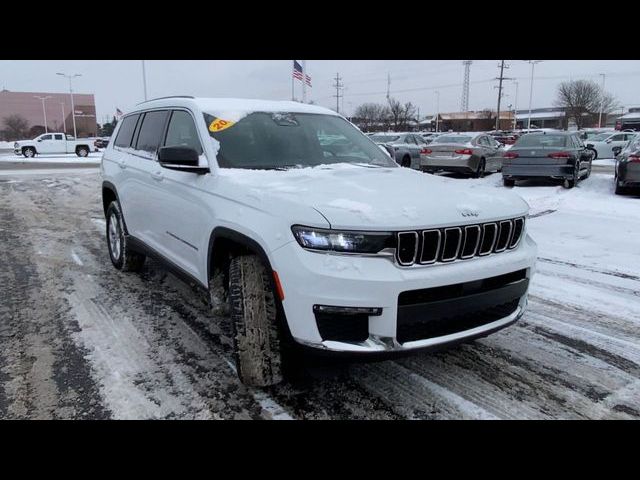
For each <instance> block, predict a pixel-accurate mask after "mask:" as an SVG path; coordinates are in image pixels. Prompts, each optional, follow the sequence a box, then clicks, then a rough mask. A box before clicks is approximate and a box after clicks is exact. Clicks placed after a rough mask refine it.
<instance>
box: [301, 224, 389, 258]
mask: <svg viewBox="0 0 640 480" xmlns="http://www.w3.org/2000/svg"><path fill="white" fill-rule="evenodd" d="M291 231H292V232H293V236H294V237H296V240H297V241H298V243H299V244H300V246H301V247H303V248H309V249H311V250H325V251H333V252H350V253H378V252H379V251H380V250H383V249H385V248H393V247H394V246H395V236H394V235H393V233H391V232H360V231H352V230H344V231H340V230H330V229H324V228H314V227H303V226H301V225H294V226H293V227H291Z"/></svg>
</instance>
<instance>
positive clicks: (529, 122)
mask: <svg viewBox="0 0 640 480" xmlns="http://www.w3.org/2000/svg"><path fill="white" fill-rule="evenodd" d="M525 61H526V62H529V63H530V64H531V87H530V89H529V121H528V122H527V130H531V101H532V100H533V69H534V68H535V66H536V63H540V62H541V61H542V60H525Z"/></svg>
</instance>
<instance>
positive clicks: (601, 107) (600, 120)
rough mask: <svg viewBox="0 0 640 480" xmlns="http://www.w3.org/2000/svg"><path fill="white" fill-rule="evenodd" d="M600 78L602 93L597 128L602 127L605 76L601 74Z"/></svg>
mask: <svg viewBox="0 0 640 480" xmlns="http://www.w3.org/2000/svg"><path fill="white" fill-rule="evenodd" d="M600 76H601V77H602V91H601V92H600V114H599V115H598V128H600V127H601V126H602V109H603V108H604V77H605V76H606V75H605V74H604V73H601V74H600Z"/></svg>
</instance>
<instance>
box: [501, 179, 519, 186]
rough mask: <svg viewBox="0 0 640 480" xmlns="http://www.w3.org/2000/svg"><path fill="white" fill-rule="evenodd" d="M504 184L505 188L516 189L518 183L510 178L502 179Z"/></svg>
mask: <svg viewBox="0 0 640 480" xmlns="http://www.w3.org/2000/svg"><path fill="white" fill-rule="evenodd" d="M502 184H503V185H504V186H505V187H515V185H516V181H515V180H511V179H509V178H503V179H502Z"/></svg>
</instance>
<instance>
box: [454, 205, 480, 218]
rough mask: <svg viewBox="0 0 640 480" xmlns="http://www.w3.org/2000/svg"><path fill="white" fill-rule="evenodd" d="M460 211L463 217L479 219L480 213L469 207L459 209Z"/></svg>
mask: <svg viewBox="0 0 640 480" xmlns="http://www.w3.org/2000/svg"><path fill="white" fill-rule="evenodd" d="M458 211H459V212H460V214H461V215H462V216H463V217H477V216H478V215H480V211H479V210H477V209H474V208H469V207H458Z"/></svg>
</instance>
